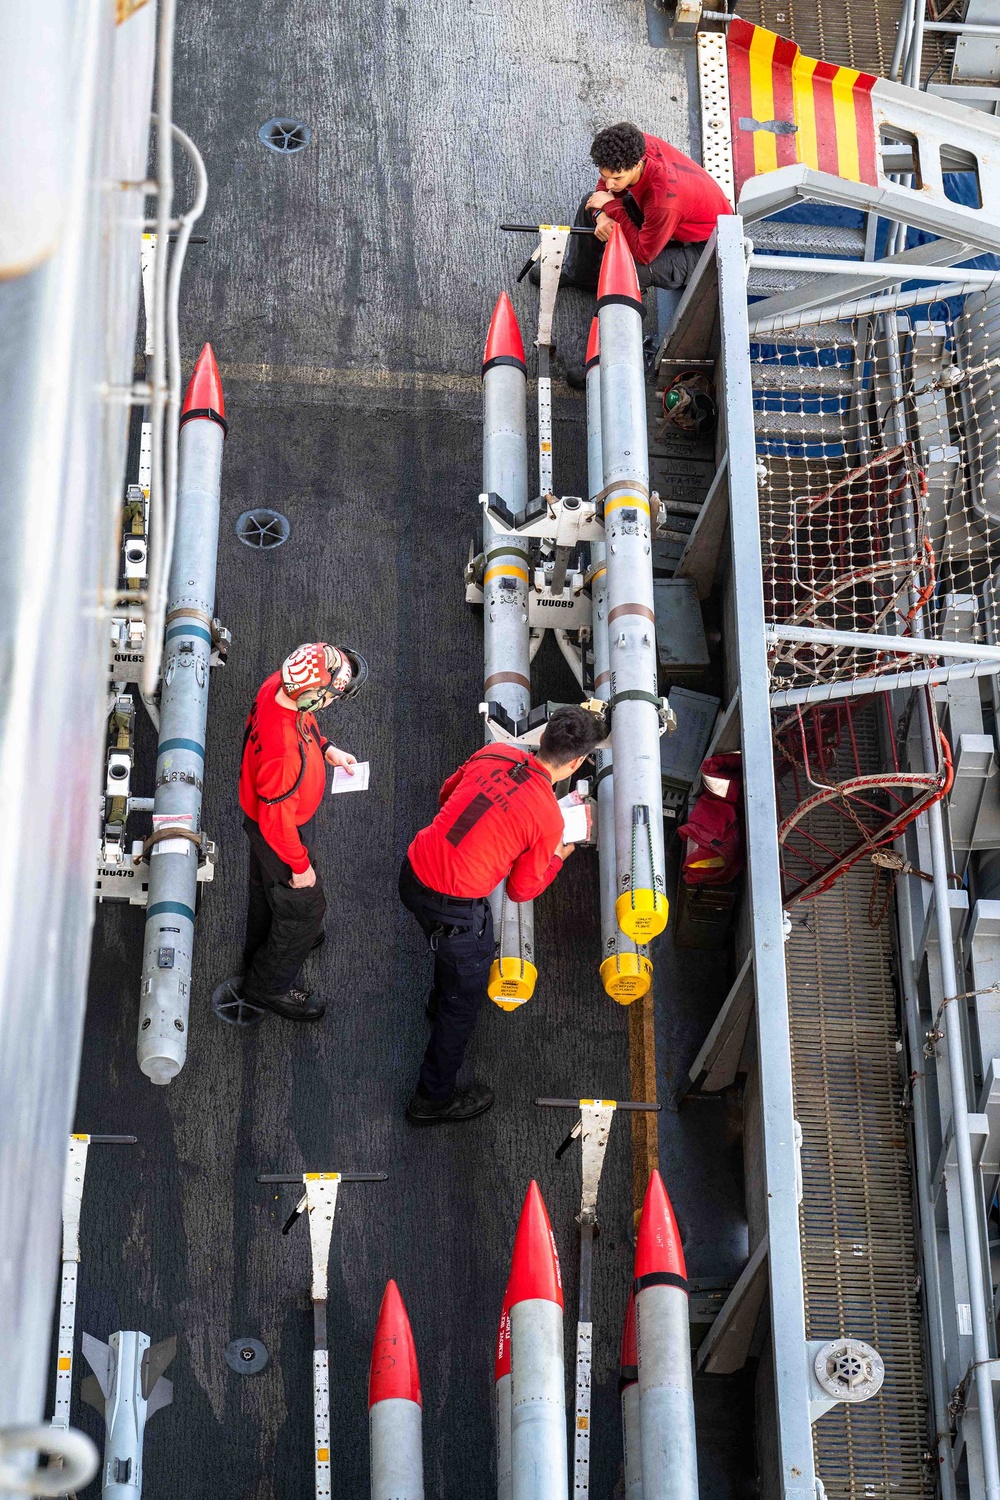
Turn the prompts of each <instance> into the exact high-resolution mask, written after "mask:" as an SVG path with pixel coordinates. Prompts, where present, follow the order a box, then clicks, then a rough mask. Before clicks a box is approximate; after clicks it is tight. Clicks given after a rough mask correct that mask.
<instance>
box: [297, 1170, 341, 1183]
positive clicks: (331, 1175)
mask: <svg viewBox="0 0 1000 1500" xmlns="http://www.w3.org/2000/svg"><path fill="white" fill-rule="evenodd" d="M302 1181H303V1182H339V1181H340V1173H339V1172H306V1173H305V1175H304V1177H303V1178H302Z"/></svg>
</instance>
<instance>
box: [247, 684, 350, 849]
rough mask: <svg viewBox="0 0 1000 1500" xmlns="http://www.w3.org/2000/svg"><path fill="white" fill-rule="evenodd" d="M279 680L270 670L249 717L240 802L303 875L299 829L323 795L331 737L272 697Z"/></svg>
mask: <svg viewBox="0 0 1000 1500" xmlns="http://www.w3.org/2000/svg"><path fill="white" fill-rule="evenodd" d="M280 686H281V673H280V672H272V673H271V675H270V677H269V678H268V679H267V681H266V682H265V683H264V684H263V686H262V687H261V689H260V692H259V693H258V694H257V697H256V698H255V699H254V704H253V707H252V708H251V710H250V713H249V715H248V717H247V724H246V737H245V739H244V743H243V762H242V764H241V766H240V806H241V807H242V809H243V811H244V812H245V813H246V815H247V817H248V818H253V820H254V822H255V823H257V824H259V825H260V831H261V833H262V834H263V835H264V837H265V839H266V840H267V842H268V843H269V844H270V846H271V848H272V849H273V850H274V852H275V854H277V856H278V858H279V859H283V860H284V862H285V864H286V865H291V867H292V869H293V870H294V871H295V873H296V875H301V874H302V873H303V871H305V870H307V869H308V868H309V851H308V849H307V848H306V846H305V844H303V842H302V840H301V839H300V838H299V829H300V828H301V827H302V825H303V824H304V823H308V822H309V819H310V818H311V817H312V816H313V814H314V813H315V811H316V809H317V807H319V805H320V803H321V802H322V800H323V793H324V792H325V791H326V763H325V761H324V759H323V757H324V754H325V752H326V747H327V745H328V744H329V740H327V739H326V738H325V737H324V736H323V735H322V734H321V733H320V728H319V725H318V724H317V723H316V720H315V718H314V717H313V715H312V714H296V712H295V710H294V709H292V708H283V707H282V706H281V704H280V703H278V702H277V701H276V699H275V694H276V693H277V691H278V689H279V688H280ZM296 720H298V721H299V722H298V724H296ZM296 783H298V784H297V785H296Z"/></svg>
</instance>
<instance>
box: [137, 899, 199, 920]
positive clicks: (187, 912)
mask: <svg viewBox="0 0 1000 1500" xmlns="http://www.w3.org/2000/svg"><path fill="white" fill-rule="evenodd" d="M165 916H171V917H187V919H188V921H189V922H191V923H192V924H193V923H194V912H193V911H192V910H191V908H190V906H185V905H184V902H183V901H157V902H155V903H154V905H153V906H147V907H146V921H147V922H148V921H149V919H150V917H165Z"/></svg>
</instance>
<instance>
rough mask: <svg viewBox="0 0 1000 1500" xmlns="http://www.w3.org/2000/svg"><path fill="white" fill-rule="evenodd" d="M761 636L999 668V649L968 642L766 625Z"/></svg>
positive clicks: (775, 639) (797, 626) (803, 626)
mask: <svg viewBox="0 0 1000 1500" xmlns="http://www.w3.org/2000/svg"><path fill="white" fill-rule="evenodd" d="M765 633H766V636H767V641H768V644H769V645H773V644H774V643H775V642H777V641H802V642H803V643H804V644H806V645H816V646H835V647H837V648H838V650H843V651H880V652H881V651H892V652H894V653H896V654H898V655H900V656H960V657H964V658H965V659H966V660H971V661H992V662H996V663H997V665H998V667H1000V646H981V645H976V644H974V643H973V642H971V641H944V640H940V641H939V640H933V639H930V638H928V637H926V636H920V635H863V634H861V633H860V632H858V631H854V630H816V629H813V628H812V627H811V626H806V625H768V626H767V629H766V632H765Z"/></svg>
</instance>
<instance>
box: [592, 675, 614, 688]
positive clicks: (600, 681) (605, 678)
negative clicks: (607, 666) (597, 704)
mask: <svg viewBox="0 0 1000 1500" xmlns="http://www.w3.org/2000/svg"><path fill="white" fill-rule="evenodd" d="M610 681H611V673H610V672H602V673H601V675H600V677H595V678H594V692H595V693H596V692H597V689H598V688H599V687H603V686H604V684H605V683H606V682H610Z"/></svg>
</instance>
